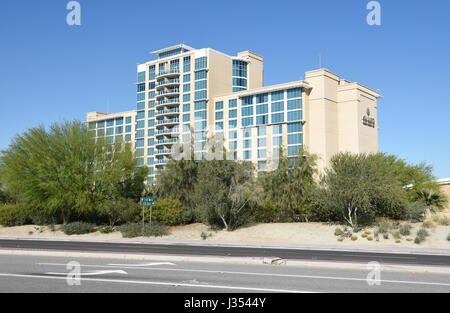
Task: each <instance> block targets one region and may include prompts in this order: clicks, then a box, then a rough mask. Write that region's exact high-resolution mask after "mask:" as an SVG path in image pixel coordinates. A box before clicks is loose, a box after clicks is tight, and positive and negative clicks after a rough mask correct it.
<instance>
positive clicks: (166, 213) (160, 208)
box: [146, 199, 183, 225]
mask: <svg viewBox="0 0 450 313" xmlns="http://www.w3.org/2000/svg"><path fill="white" fill-rule="evenodd" d="M148 211H149V210H148ZM148 211H147V212H148ZM152 211H153V212H152V213H153V215H152V219H153V220H155V221H158V222H160V223H162V224H164V225H178V224H180V218H181V214H182V213H183V206H182V205H181V202H180V201H178V200H176V199H158V200H157V201H156V202H155V205H154V206H153V210H152ZM146 217H147V218H148V219H149V214H146Z"/></svg>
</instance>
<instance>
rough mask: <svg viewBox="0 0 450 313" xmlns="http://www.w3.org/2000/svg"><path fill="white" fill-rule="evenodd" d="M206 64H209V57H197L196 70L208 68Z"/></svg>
mask: <svg viewBox="0 0 450 313" xmlns="http://www.w3.org/2000/svg"><path fill="white" fill-rule="evenodd" d="M206 66H207V58H206V57H201V58H198V59H195V69H196V70H199V69H202V68H206Z"/></svg>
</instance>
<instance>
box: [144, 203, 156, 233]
mask: <svg viewBox="0 0 450 313" xmlns="http://www.w3.org/2000/svg"><path fill="white" fill-rule="evenodd" d="M154 204H155V198H141V205H142V238H144V234H145V206H146V205H149V206H150V228H151V227H152V210H153V205H154Z"/></svg>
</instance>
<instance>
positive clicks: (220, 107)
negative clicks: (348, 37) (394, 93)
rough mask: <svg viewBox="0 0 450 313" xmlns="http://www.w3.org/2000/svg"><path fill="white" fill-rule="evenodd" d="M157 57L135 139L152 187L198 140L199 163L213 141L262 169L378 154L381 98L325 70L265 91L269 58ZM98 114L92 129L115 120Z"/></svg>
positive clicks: (161, 53)
mask: <svg viewBox="0 0 450 313" xmlns="http://www.w3.org/2000/svg"><path fill="white" fill-rule="evenodd" d="M153 54H154V55H156V57H157V59H156V60H153V61H149V62H147V63H145V64H140V65H138V68H137V110H136V111H134V112H135V113H134V115H135V119H136V121H135V123H133V126H135V132H134V133H133V135H135V138H132V137H131V140H132V141H133V142H134V143H135V149H136V157H137V158H138V162H139V165H141V166H142V165H147V166H148V167H149V169H150V176H149V179H148V182H149V183H153V182H154V179H155V175H156V172H157V171H158V170H161V169H162V168H163V167H164V165H165V164H166V163H167V162H168V160H169V159H170V158H171V155H172V154H173V152H174V147H176V146H177V145H178V144H179V143H180V142H190V141H191V138H192V137H193V145H194V147H193V148H194V152H195V155H196V158H198V159H200V158H202V157H204V155H205V153H206V150H207V140H208V138H209V137H211V136H212V135H215V136H216V137H218V138H221V139H222V140H223V142H224V145H225V148H227V149H228V151H230V152H231V156H232V158H234V159H235V160H249V161H252V162H254V163H255V165H256V166H257V167H258V169H259V170H264V169H265V168H267V163H268V162H270V160H273V159H274V158H276V156H277V154H278V152H279V151H280V147H281V148H283V149H284V150H285V151H286V153H287V154H288V156H292V157H295V156H296V155H297V154H298V149H299V148H300V147H302V146H304V147H306V148H307V149H308V151H310V152H311V153H315V154H318V156H319V157H320V159H319V164H318V165H319V169H323V168H324V167H326V165H327V164H328V162H329V160H330V158H331V157H332V156H333V155H334V154H335V153H337V152H339V151H349V152H354V153H360V152H377V151H378V128H377V127H378V121H377V99H378V98H379V97H380V96H379V94H378V93H377V92H376V91H375V90H373V89H370V88H368V87H366V86H364V85H361V84H359V83H355V82H353V83H352V82H349V81H347V80H345V79H340V78H339V76H338V75H336V74H334V73H332V72H330V71H329V70H327V69H319V70H315V71H310V72H306V73H305V79H304V80H299V81H294V82H289V83H285V84H280V85H273V86H264V85H263V58H262V57H261V56H259V55H257V54H255V53H253V52H250V51H244V52H240V53H238V54H237V55H236V56H229V55H226V54H224V53H221V52H218V51H216V50H213V49H210V48H205V49H193V48H191V47H188V46H186V45H177V46H173V47H169V48H166V49H162V50H158V51H155V52H153ZM95 114H97V116H94V115H95ZM95 114H94V115H93V114H92V113H90V115H91V116H90V117H89V115H88V121H89V122H91V124H92V125H94V123H92V122H93V121H98V122H101V121H103V120H108V119H112V118H113V117H112V116H110V115H99V113H95ZM126 114H130V115H133V111H131V112H126ZM119 115H125V113H119ZM91 124H90V125H91ZM97 125H98V124H97ZM100 126H101V124H100ZM97 132H98V131H97ZM127 139H130V137H127Z"/></svg>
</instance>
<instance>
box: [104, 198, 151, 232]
mask: <svg viewBox="0 0 450 313" xmlns="http://www.w3.org/2000/svg"><path fill="white" fill-rule="evenodd" d="M97 209H98V213H99V214H100V216H98V217H97V218H96V222H97V223H99V222H103V221H105V222H106V221H108V224H109V226H110V227H114V226H115V225H120V224H122V223H126V222H129V221H133V220H134V218H135V217H136V216H138V215H139V214H142V213H141V207H140V206H139V204H138V203H137V202H136V201H135V200H133V199H131V198H124V197H119V198H116V199H112V200H106V201H103V202H102V203H101V204H100V205H99V206H98V208H97ZM100 218H102V219H103V221H100Z"/></svg>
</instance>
